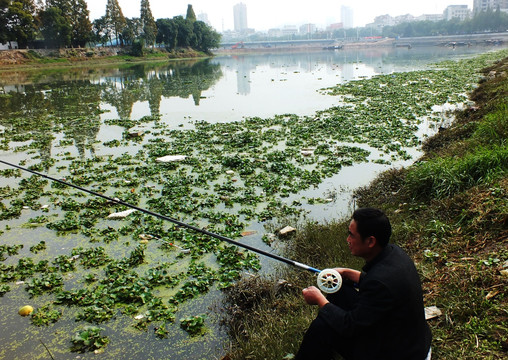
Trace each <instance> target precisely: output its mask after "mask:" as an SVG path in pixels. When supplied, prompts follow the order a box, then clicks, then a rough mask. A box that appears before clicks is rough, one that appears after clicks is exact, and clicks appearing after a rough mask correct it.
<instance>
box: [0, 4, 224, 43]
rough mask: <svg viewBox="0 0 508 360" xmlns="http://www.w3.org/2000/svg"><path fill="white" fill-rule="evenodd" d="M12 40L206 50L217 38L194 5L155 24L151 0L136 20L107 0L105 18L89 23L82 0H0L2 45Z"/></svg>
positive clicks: (117, 5) (0, 39) (218, 38)
mask: <svg viewBox="0 0 508 360" xmlns="http://www.w3.org/2000/svg"><path fill="white" fill-rule="evenodd" d="M13 41H16V42H17V43H18V47H19V48H27V47H48V48H64V47H85V46H87V45H98V44H100V45H103V46H107V45H117V46H125V45H133V47H137V48H138V49H139V48H144V47H153V46H155V45H159V46H161V45H162V46H164V47H166V48H167V49H169V50H174V49H177V48H185V47H191V48H193V49H196V50H199V51H203V52H209V51H210V49H212V48H216V47H218V46H219V44H220V34H218V33H217V32H216V31H215V30H213V29H212V28H211V27H210V26H209V25H207V24H205V23H204V22H202V21H198V20H197V19H196V15H195V13H194V10H193V9H192V5H188V8H187V14H186V17H185V18H184V17H183V16H175V17H173V18H166V19H158V20H157V21H156V20H155V19H154V17H153V14H152V11H151V9H150V3H149V0H141V4H140V16H139V17H138V18H126V17H125V16H124V15H123V13H122V9H121V8H120V5H119V4H118V0H107V3H106V11H105V15H104V16H102V17H100V18H99V19H96V20H94V21H93V22H92V21H90V12H89V10H88V7H87V3H86V1H85V0H46V1H45V3H44V2H43V1H42V0H0V43H2V44H5V43H10V42H13Z"/></svg>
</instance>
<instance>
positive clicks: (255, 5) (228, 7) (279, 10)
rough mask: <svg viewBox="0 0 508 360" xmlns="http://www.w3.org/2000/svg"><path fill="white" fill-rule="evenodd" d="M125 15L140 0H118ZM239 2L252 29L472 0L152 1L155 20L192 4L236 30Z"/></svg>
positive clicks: (102, 3) (98, 2)
mask: <svg viewBox="0 0 508 360" xmlns="http://www.w3.org/2000/svg"><path fill="white" fill-rule="evenodd" d="M86 1H87V3H88V9H89V10H90V17H91V19H92V20H93V19H96V18H99V17H101V16H103V15H104V14H105V12H106V3H107V0H86ZM118 2H119V4H120V7H121V8H122V12H123V14H124V16H126V17H129V18H132V17H139V9H140V3H141V0H118ZM239 2H243V3H244V4H246V5H247V22H248V25H249V27H250V28H254V29H256V30H268V29H270V28H276V27H282V26H284V25H301V24H304V23H312V24H316V25H318V26H319V27H324V26H326V25H328V24H331V23H334V22H340V8H341V6H342V5H345V6H349V7H351V8H352V9H353V12H354V26H364V25H365V24H367V23H370V22H372V21H373V20H374V17H376V16H378V15H384V14H389V15H392V16H397V15H404V14H411V15H414V16H419V15H422V14H442V13H443V11H444V9H445V8H446V7H447V6H448V5H468V6H469V8H470V9H472V7H473V0H458V1H457V0H439V1H438V0H428V1H414V0H413V1H412V0H382V1H381V0H344V1H339V0H335V1H332V0H317V1H305V2H301V1H294V0H243V1H239V0H184V1H182V0H150V8H151V9H152V13H153V15H154V17H155V19H159V18H172V17H173V16H176V15H185V13H186V11H187V5H188V4H192V7H193V9H194V12H195V13H196V15H198V14H200V13H206V14H208V19H209V21H210V22H211V25H212V26H213V27H214V28H215V29H216V30H218V31H222V30H232V29H233V6H234V5H235V4H237V3H239Z"/></svg>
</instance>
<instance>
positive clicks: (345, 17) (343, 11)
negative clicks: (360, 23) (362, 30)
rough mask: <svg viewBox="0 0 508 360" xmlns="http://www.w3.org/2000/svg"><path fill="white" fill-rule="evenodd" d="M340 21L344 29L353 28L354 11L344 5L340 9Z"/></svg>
mask: <svg viewBox="0 0 508 360" xmlns="http://www.w3.org/2000/svg"><path fill="white" fill-rule="evenodd" d="M340 20H341V22H342V24H343V26H344V29H352V28H353V9H351V8H350V7H349V6H344V5H342V6H341V7H340Z"/></svg>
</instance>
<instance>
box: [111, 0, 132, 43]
mask: <svg viewBox="0 0 508 360" xmlns="http://www.w3.org/2000/svg"><path fill="white" fill-rule="evenodd" d="M106 22H107V25H108V26H109V27H110V28H111V30H112V33H113V34H115V39H116V41H117V43H120V46H123V37H122V32H123V30H124V28H125V27H126V26H127V21H126V20H125V17H124V16H123V13H122V9H121V8H120V5H119V4H118V0H108V2H107V4H106Z"/></svg>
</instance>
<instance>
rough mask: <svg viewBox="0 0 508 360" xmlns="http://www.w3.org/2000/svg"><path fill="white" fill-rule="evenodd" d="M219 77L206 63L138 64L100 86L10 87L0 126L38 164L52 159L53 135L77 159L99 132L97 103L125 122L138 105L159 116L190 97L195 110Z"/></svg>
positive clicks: (2, 99)
mask: <svg viewBox="0 0 508 360" xmlns="http://www.w3.org/2000/svg"><path fill="white" fill-rule="evenodd" d="M221 76H222V70H221V67H220V65H219V64H210V62H209V61H208V60H205V61H197V62H196V61H192V62H175V63H170V64H167V65H165V66H164V67H160V66H158V67H157V66H154V65H136V66H133V67H131V68H128V69H124V70H122V71H120V72H118V71H115V75H114V76H113V77H106V78H105V80H103V81H90V80H88V79H87V80H70V81H62V80H58V81H52V82H45V83H44V84H31V85H25V86H24V87H19V88H15V87H12V86H11V87H10V88H12V89H11V90H13V91H9V92H8V93H4V94H3V95H0V124H1V125H3V126H4V127H5V131H4V138H5V139H4V142H5V144H7V145H8V144H9V143H10V142H12V141H29V140H31V141H32V143H31V145H30V147H31V148H35V149H38V151H39V152H40V155H41V157H42V160H43V161H44V160H46V161H49V160H50V159H51V150H52V143H53V140H54V139H55V134H57V133H63V134H64V138H65V139H72V140H73V142H74V144H75V146H76V148H77V150H78V152H79V155H80V157H82V158H84V157H85V151H86V149H87V148H89V149H90V151H91V154H92V156H93V155H94V149H93V144H94V142H95V139H96V137H97V134H98V132H99V129H100V125H101V120H100V113H101V110H100V104H101V102H104V103H108V104H110V105H112V106H113V107H115V108H116V109H117V111H118V116H119V117H120V118H122V119H129V118H130V116H131V112H132V107H133V105H134V104H135V103H136V102H140V101H141V102H142V101H147V102H148V103H149V106H150V111H151V114H152V115H158V114H159V108H160V102H161V100H162V98H163V97H181V98H189V97H190V96H192V98H193V100H194V103H195V104H196V105H199V101H200V99H201V94H202V92H203V91H205V90H207V89H209V88H210V87H211V86H212V85H214V84H215V83H216V82H217V80H218V79H220V77H221Z"/></svg>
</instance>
